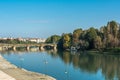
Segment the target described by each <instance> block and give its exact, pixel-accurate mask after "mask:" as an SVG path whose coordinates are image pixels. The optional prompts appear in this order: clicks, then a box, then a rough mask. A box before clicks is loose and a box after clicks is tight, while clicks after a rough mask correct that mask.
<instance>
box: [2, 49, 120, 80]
mask: <svg viewBox="0 0 120 80" xmlns="http://www.w3.org/2000/svg"><path fill="white" fill-rule="evenodd" d="M1 54H2V56H3V57H4V58H5V59H7V60H8V61H10V62H11V63H12V64H15V65H16V66H18V67H20V68H24V69H27V70H30V71H34V72H38V73H42V74H46V75H49V76H52V77H54V78H56V79H57V80H120V56H119V55H103V54H97V53H93V54H88V53H83V52H77V53H72V52H54V51H44V52H39V51H38V52H27V51H26V52H25V51H23V52H12V51H9V52H1Z"/></svg>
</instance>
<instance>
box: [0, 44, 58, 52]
mask: <svg viewBox="0 0 120 80" xmlns="http://www.w3.org/2000/svg"><path fill="white" fill-rule="evenodd" d="M46 46H47V47H52V49H53V50H57V45H56V44H45V43H41V44H0V51H2V50H8V49H10V48H12V49H13V50H14V51H15V50H16V48H18V47H19V48H20V47H25V48H26V50H29V49H30V48H31V47H38V48H39V50H44V49H45V48H44V47H46Z"/></svg>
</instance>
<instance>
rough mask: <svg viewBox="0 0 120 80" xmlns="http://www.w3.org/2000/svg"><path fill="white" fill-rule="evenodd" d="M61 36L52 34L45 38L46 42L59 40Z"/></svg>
mask: <svg viewBox="0 0 120 80" xmlns="http://www.w3.org/2000/svg"><path fill="white" fill-rule="evenodd" d="M60 38H61V36H58V35H52V36H51V37H49V38H47V39H46V41H45V42H46V43H58V41H59V40H60Z"/></svg>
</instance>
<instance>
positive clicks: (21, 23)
mask: <svg viewBox="0 0 120 80" xmlns="http://www.w3.org/2000/svg"><path fill="white" fill-rule="evenodd" d="M119 8H120V0H0V37H41V38H47V37H48V36H50V35H53V34H58V35H61V34H62V33H69V32H72V31H73V30H74V29H76V28H83V29H88V28H89V27H95V28H100V27H101V26H104V25H106V24H107V22H108V21H111V20H115V21H117V22H120V10H119Z"/></svg>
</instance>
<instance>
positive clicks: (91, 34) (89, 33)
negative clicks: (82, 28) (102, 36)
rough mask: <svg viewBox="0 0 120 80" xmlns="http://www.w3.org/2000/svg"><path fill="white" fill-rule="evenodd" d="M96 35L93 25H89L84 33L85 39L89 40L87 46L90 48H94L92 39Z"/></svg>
mask: <svg viewBox="0 0 120 80" xmlns="http://www.w3.org/2000/svg"><path fill="white" fill-rule="evenodd" d="M96 37H97V33H96V30H95V29H94V28H93V27H91V28H90V29H89V30H88V31H87V33H86V35H85V39H86V40H87V41H88V42H89V48H90V49H93V48H95V47H94V39H95V38H96Z"/></svg>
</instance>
